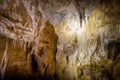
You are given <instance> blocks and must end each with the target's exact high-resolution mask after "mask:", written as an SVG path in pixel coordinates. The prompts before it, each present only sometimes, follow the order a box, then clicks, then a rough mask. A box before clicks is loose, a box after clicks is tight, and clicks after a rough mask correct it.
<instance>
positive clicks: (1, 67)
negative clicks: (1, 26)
mask: <svg viewBox="0 0 120 80" xmlns="http://www.w3.org/2000/svg"><path fill="white" fill-rule="evenodd" d="M7 64H8V43H7V42H6V49H5V51H4V53H3V57H2V61H1V64H0V76H1V80H3V79H4V76H5V71H6V68H7Z"/></svg>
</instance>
